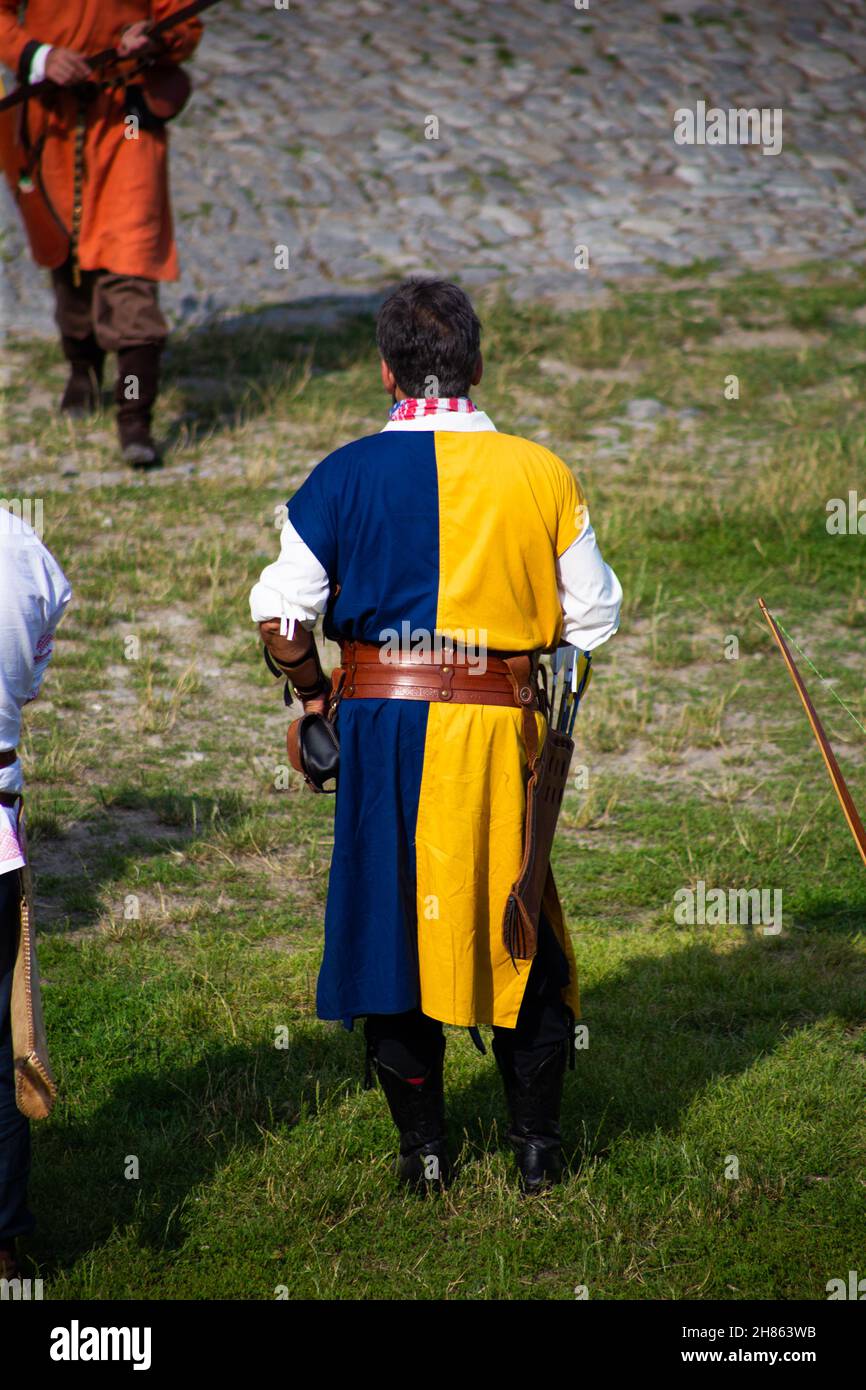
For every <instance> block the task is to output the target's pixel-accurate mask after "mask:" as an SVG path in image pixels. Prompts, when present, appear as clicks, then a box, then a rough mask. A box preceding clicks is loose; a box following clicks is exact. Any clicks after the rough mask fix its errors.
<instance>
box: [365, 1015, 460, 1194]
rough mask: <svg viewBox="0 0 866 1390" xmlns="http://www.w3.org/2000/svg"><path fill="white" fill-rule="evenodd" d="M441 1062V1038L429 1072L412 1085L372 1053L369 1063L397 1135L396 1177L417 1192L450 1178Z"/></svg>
mask: <svg viewBox="0 0 866 1390" xmlns="http://www.w3.org/2000/svg"><path fill="white" fill-rule="evenodd" d="M444 1059H445V1039H444V1038H442V1040H441V1047H440V1048H439V1050H438V1057H437V1058H436V1060H435V1061H434V1063H433V1065H432V1066H431V1067H430V1069H429V1071H427V1072H426V1073H425V1074H424V1076H423V1077H421V1078H416V1079H414V1080H412V1081H407V1080H406V1078H405V1077H403V1076H400V1074H399V1073H398V1072H396V1071H394V1070H393V1068H392V1067H389V1066H386V1065H385V1063H384V1062H382V1061H381V1059H380V1058H379V1057H377V1056H376V1055H375V1053H374V1054H373V1055H372V1056H371V1059H370V1060H371V1062H372V1064H373V1066H374V1068H375V1070H376V1075H377V1076H378V1078H379V1084H380V1085H381V1087H382V1090H383V1091H384V1092H385V1099H386V1100H387V1102H388V1109H389V1110H390V1111H391V1117H392V1119H393V1121H394V1123H395V1125H396V1126H397V1128H398V1130H399V1131H400V1157H399V1158H398V1160H397V1176H398V1177H399V1178H400V1180H401V1181H402V1182H404V1183H406V1184H407V1185H408V1186H409V1187H411V1188H414V1189H415V1191H418V1192H426V1191H430V1190H431V1189H433V1190H434V1191H437V1190H439V1189H440V1188H442V1187H447V1185H448V1182H449V1181H450V1178H451V1162H450V1160H449V1157H448V1148H447V1143H446V1138H445V1090H444V1084H443V1064H444Z"/></svg>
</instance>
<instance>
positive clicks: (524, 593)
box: [436, 430, 584, 651]
mask: <svg viewBox="0 0 866 1390" xmlns="http://www.w3.org/2000/svg"><path fill="white" fill-rule="evenodd" d="M436 469H437V475H438V483H439V607H438V612H437V627H438V629H439V631H440V632H442V633H449V634H456V635H458V636H459V634H460V633H461V632H467V631H469V630H470V629H474V631H475V633H476V634H478V632H479V630H481V631H483V632H485V633H486V643H487V645H488V646H489V647H490V648H491V649H492V650H494V651H496V650H510V651H521V650H523V651H527V650H529V649H531V648H533V647H550V646H553V645H554V644H555V643H556V641H557V640H558V638H559V634H560V629H561V624H562V613H561V609H560V604H559V596H558V594H557V588H556V566H555V561H556V556H557V555H561V554H562V552H563V551H564V550H566V549H567V548H568V546H569V545H571V543H572V541H573V540H575V539H576V537H577V536H578V535H579V533H580V530H581V529H582V525H583V519H582V507H583V506H584V503H583V495H582V493H581V491H580V488H579V487H578V485H577V483H576V482H575V480H574V478H573V476H572V474H571V473H570V472H569V470H568V469H567V468H566V466H565V464H564V463H563V462H562V460H561V459H559V458H557V457H556V455H555V454H552V453H550V451H549V450H548V449H543V448H542V447H541V446H540V445H538V444H533V443H532V442H531V441H530V440H527V439H520V438H518V437H517V436H515V435H507V434H499V433H497V432H496V431H493V430H491V431H486V430H484V431H479V432H478V433H477V434H473V433H469V432H465V433H457V432H450V431H438V430H437V432H436ZM475 640H476V641H478V640H479V639H478V637H477V635H476V638H475ZM481 640H485V639H481Z"/></svg>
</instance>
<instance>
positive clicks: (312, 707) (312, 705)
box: [302, 695, 328, 714]
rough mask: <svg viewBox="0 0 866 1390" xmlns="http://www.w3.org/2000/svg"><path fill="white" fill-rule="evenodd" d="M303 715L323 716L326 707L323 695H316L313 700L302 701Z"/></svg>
mask: <svg viewBox="0 0 866 1390" xmlns="http://www.w3.org/2000/svg"><path fill="white" fill-rule="evenodd" d="M302 704H303V706H304V714H324V713H325V709H326V707H327V704H328V702H327V700H326V698H325V696H324V695H317V696H316V698H315V699H314V700H303V701H302Z"/></svg>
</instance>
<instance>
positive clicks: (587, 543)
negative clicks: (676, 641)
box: [556, 510, 622, 652]
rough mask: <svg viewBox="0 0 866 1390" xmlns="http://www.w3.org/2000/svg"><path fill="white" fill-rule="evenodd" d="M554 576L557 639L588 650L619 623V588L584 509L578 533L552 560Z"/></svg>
mask: <svg viewBox="0 0 866 1390" xmlns="http://www.w3.org/2000/svg"><path fill="white" fill-rule="evenodd" d="M556 577H557V581H558V584H559V601H560V603H561V604H562V615H563V617H562V638H561V640H562V641H563V642H568V643H569V644H570V645H571V646H573V647H578V648H580V650H581V651H585V652H591V651H593V650H594V649H595V648H596V647H599V646H601V644H602V642H606V641H607V639H608V638H609V637H612V636H613V634H614V633H615V632H616V630H617V628H618V627H619V615H620V608H621V607H622V588H621V586H620V582H619V580H618V579H617V577H616V575H615V574H614V572H613V570H612V569H611V567H610V565H607V564H605V562H604V560H603V559H602V556H601V551H600V550H599V548H598V542H597V541H596V539H595V532H594V531H593V529H592V526H591V525H590V521H589V511H588V510H587V512H586V518H585V522H584V527H583V530H582V531H581V533H580V535H579V536H578V537H577V539H576V540H574V541H572V543H571V545H570V546H569V547H568V549H567V550H564V551H563V553H562V554H561V555H560V557H559V559H558V560H557V562H556Z"/></svg>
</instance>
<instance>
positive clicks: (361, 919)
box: [288, 427, 585, 1027]
mask: <svg viewBox="0 0 866 1390" xmlns="http://www.w3.org/2000/svg"><path fill="white" fill-rule="evenodd" d="M584 510H585V502H584V499H583V496H582V494H581V491H580V489H579V487H578V485H577V483H576V482H575V479H574V477H573V476H572V474H571V472H570V471H569V469H568V468H567V467H566V466H565V464H564V463H563V462H562V461H561V460H560V459H559V458H557V457H556V456H555V455H554V454H552V453H550V452H549V450H547V449H545V448H542V447H541V446H540V445H538V444H534V443H531V442H530V441H528V440H526V439H521V438H518V437H516V436H513V435H505V434H500V433H499V432H498V431H496V430H495V429H493V428H492V427H489V428H486V429H484V428H479V429H472V430H464V429H460V430H457V429H455V430H450V429H448V428H436V429H435V430H419V431H416V430H410V429H395V430H393V432H391V431H388V430H385V431H383V432H381V433H378V434H375V435H372V436H368V437H366V438H363V439H359V440H356V441H354V442H353V443H351V444H348V445H346V446H345V447H344V448H341V449H338V450H337V451H336V452H335V453H333V454H331V455H329V457H328V458H326V459H324V460H323V461H322V462H321V463H320V464H319V465H318V466H317V467H316V468H315V469H314V470H313V472H312V473H311V474H310V476H309V477H308V478H307V480H306V481H305V482H304V484H303V485H302V487H301V488H300V489H299V490H298V492H297V493H296V494H295V496H294V497H293V498H292V499H291V501H290V502H289V504H288V512H289V521H290V522H291V523H292V525H293V526H294V527H295V529H296V531H297V532H298V534H299V535H300V537H301V538H302V540H303V541H304V542H305V544H306V545H307V546H308V547H309V549H310V550H311V551H312V552H313V554H314V555H315V556H316V557H317V558H318V560H319V562H320V564H321V565H322V566H323V568H324V569H325V570H326V571H327V575H328V580H329V585H330V592H331V595H332V597H331V602H330V604H329V609H328V614H327V618H326V633H327V635H328V636H330V637H335V638H338V639H339V638H348V639H355V640H358V641H363V642H375V643H379V642H382V641H383V640H387V634H389V633H392V632H394V631H396V632H397V633H401V632H402V633H406V632H409V633H411V634H416V635H417V636H416V638H415V640H419V637H420V635H425V634H436V633H438V634H445V635H451V636H455V635H459V634H461V633H463V634H475V640H476V641H480V642H481V643H483V645H484V646H485V647H486V648H487V649H489V650H491V651H528V650H530V649H533V648H541V647H550V646H553V645H554V644H555V643H556V642H557V640H558V638H559V635H560V628H561V622H562V610H561V606H560V599H559V594H558V590H557V575H556V560H557V557H558V556H560V555H562V554H563V552H564V551H565V550H567V548H568V547H569V546H570V545H571V544H572V542H573V541H574V540H575V538H576V537H577V536H578V535H579V533H580V531H581V529H582V527H583V524H584ZM406 625H408V626H406ZM464 640H470V639H469V638H467V639H464ZM536 718H537V720H538V725H539V735H540V736H541V737H543V731H544V721H543V719H542V717H541V716H540V715H537V716H536ZM521 719H522V716H521V712H520V710H519V709H517V708H516V707H515V708H514V709H511V708H509V707H498V706H489V705H469V704H442V705H428V704H426V703H424V702H422V701H415V700H407V701H402V700H381V699H361V700H349V701H344V702H343V704H342V705H341V706H340V709H339V713H338V728H339V736H340V747H341V757H340V782H339V788H338V792H337V798H336V816H335V828H334V851H333V859H332V864H331V875H330V883H329V890H328V905H327V912H326V917H325V952H324V960H323V963H322V968H321V973H320V975H319V983H318V995H317V1012H318V1015H319V1017H320V1018H325V1019H342V1020H343V1021H344V1022H345V1023H346V1024H347V1025H349V1026H351V1022H352V1020H353V1019H354V1018H356V1017H359V1016H361V1015H365V1014H368V1013H384V1014H388V1013H401V1012H403V1011H404V1010H407V1009H412V1008H414V1007H416V1006H420V1007H421V1009H422V1010H423V1011H424V1013H425V1014H427V1015H429V1016H430V1017H431V1018H435V1019H440V1020H441V1021H442V1022H443V1023H450V1024H457V1025H460V1026H470V1025H473V1024H479V1023H483V1024H498V1025H501V1026H504V1027H514V1026H515V1024H516V1021H517V1015H518V1011H519V1009H520V1004H521V1001H522V999H523V993H524V990H525V987H526V980H527V976H528V973H529V968H530V964H531V962H529V961H516V962H515V961H512V959H511V958H510V956H509V955H508V952H507V951H506V949H505V947H504V945H503V942H502V915H503V910H504V907H505V902H506V899H507V897H508V893H509V891H510V889H511V886H512V884H513V882H514V880H515V878H516V876H517V874H518V871H519V867H520V862H521V855H522V832H523V819H524V809H525V785H526V778H527V770H526V755H525V751H524V746H523V738H522V733H521ZM544 906H545V913H546V915H547V917H548V920H549V921H550V922H551V925H552V926H553V928H554V931H555V932H556V935H557V938H558V939H559V941H560V944H561V945H562V947H563V949H564V951H565V953H566V956H567V958H568V961H569V967H570V973H571V980H570V984H569V986H568V990H567V991H566V992H565V995H564V997H565V999H566V1002H567V1003H568V1004H569V1005H570V1007H571V1008H572V1009H573V1010H574V1012H575V1014H576V1013H577V1012H578V995H577V978H576V971H575V965H574V957H573V953H572V950H571V945H570V942H569V939H568V933H567V931H566V928H565V924H564V921H563V917H562V912H561V909H560V906H559V902H558V900H557V897H556V890H555V888H554V886H553V880H552V878H549V880H548V892H547V895H546V898H545V905H544Z"/></svg>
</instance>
